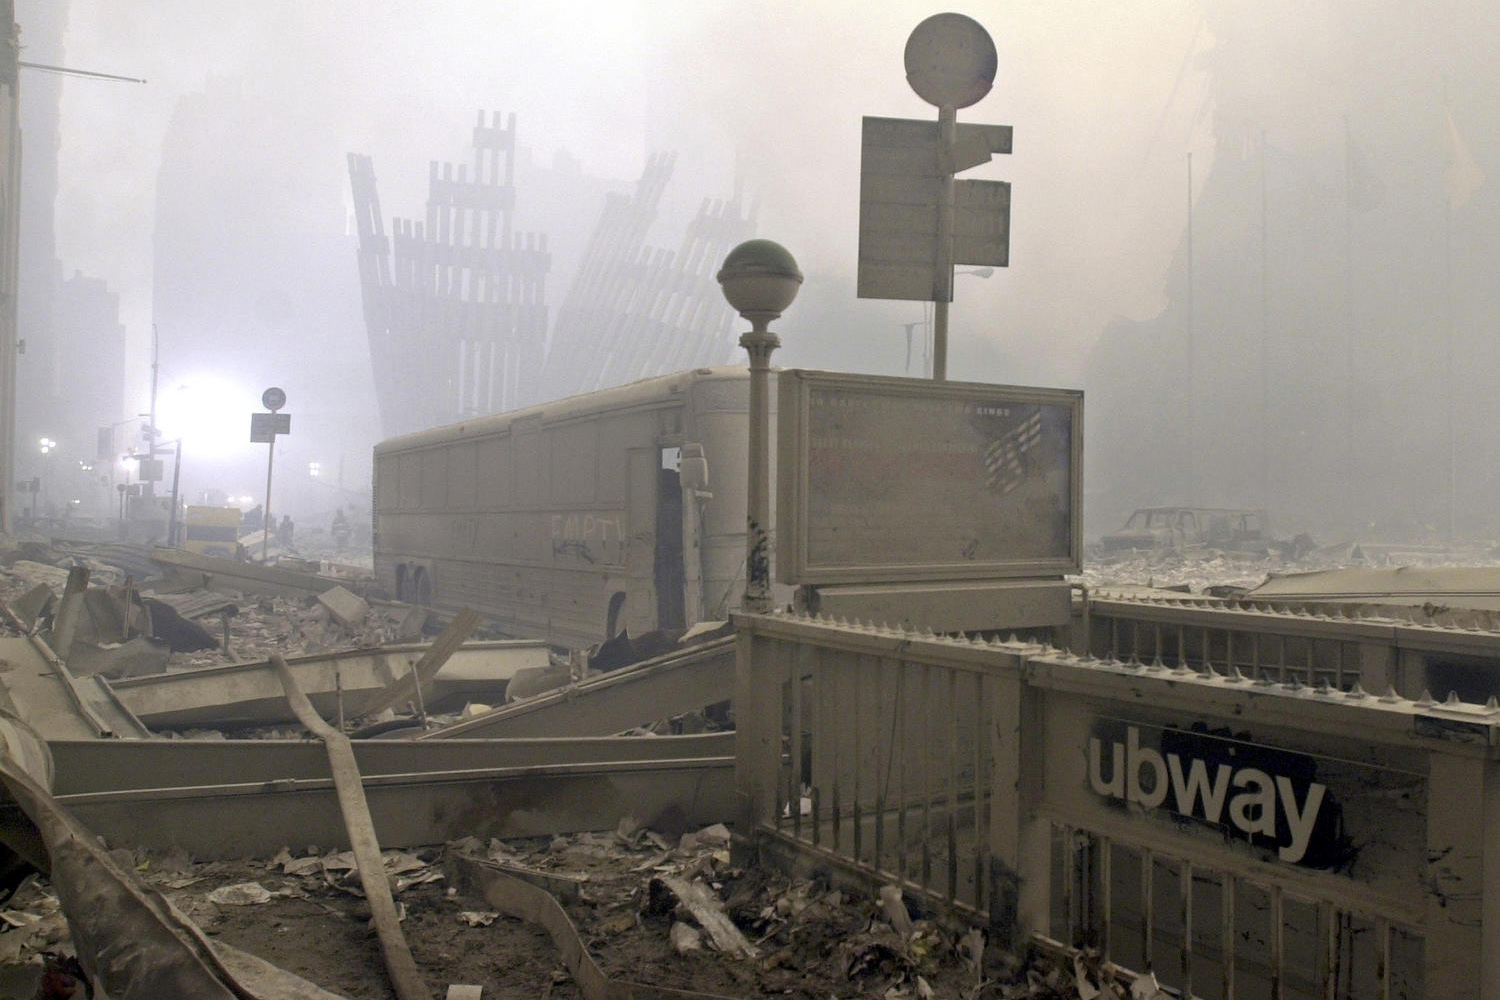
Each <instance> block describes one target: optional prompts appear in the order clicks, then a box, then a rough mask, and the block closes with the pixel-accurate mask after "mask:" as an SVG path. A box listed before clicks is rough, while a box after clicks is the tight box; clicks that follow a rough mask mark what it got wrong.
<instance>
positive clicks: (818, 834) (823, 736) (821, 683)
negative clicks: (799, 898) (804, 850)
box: [806, 646, 836, 847]
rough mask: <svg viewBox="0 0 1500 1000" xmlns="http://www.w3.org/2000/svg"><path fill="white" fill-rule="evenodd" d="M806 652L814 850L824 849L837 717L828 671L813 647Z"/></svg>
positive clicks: (808, 647)
mask: <svg viewBox="0 0 1500 1000" xmlns="http://www.w3.org/2000/svg"><path fill="white" fill-rule="evenodd" d="M806 648H807V649H808V650H809V654H808V655H809V658H810V659H811V660H812V664H811V666H810V667H809V670H810V676H811V677H812V700H813V721H812V726H813V739H812V753H813V757H812V774H811V775H810V776H809V778H810V779H811V784H812V793H811V798H812V816H811V819H812V842H813V846H814V847H821V846H822V845H823V778H824V776H825V775H826V774H827V767H828V757H829V733H831V732H832V731H833V729H834V719H835V718H836V716H835V715H834V713H833V712H832V711H830V709H829V704H828V698H829V691H828V678H827V676H826V671H824V670H823V668H822V661H821V660H820V659H818V658H816V657H813V656H812V653H811V649H812V647H811V646H807V647H806Z"/></svg>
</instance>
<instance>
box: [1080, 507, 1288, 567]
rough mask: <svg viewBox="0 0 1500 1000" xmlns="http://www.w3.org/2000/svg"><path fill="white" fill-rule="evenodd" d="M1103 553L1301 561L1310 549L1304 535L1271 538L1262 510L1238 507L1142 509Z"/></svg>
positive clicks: (1108, 541)
mask: <svg viewBox="0 0 1500 1000" xmlns="http://www.w3.org/2000/svg"><path fill="white" fill-rule="evenodd" d="M1100 543H1101V544H1102V546H1103V548H1104V551H1105V552H1106V553H1122V552H1129V551H1136V550H1153V549H1154V550H1158V551H1160V550H1165V549H1176V550H1179V551H1183V550H1188V549H1196V548H1214V549H1222V550H1224V551H1227V552H1244V553H1255V554H1263V553H1267V552H1277V553H1279V554H1281V555H1287V556H1291V557H1293V558H1300V557H1301V556H1303V555H1306V554H1307V553H1308V552H1309V551H1311V550H1312V548H1313V541H1312V539H1311V538H1309V537H1308V536H1307V535H1298V536H1297V537H1296V538H1295V539H1293V540H1292V541H1290V542H1283V541H1277V540H1276V539H1275V538H1274V537H1273V536H1272V534H1271V526H1270V519H1269V517H1267V515H1266V512H1265V511H1264V510H1258V509H1255V508H1238V507H1228V508H1225V507H1142V508H1140V509H1138V510H1137V511H1136V512H1135V513H1134V514H1131V515H1130V519H1129V520H1127V521H1126V522H1125V526H1124V527H1122V528H1121V529H1120V530H1119V531H1114V532H1111V533H1109V534H1107V535H1105V536H1104V537H1103V538H1102V539H1100Z"/></svg>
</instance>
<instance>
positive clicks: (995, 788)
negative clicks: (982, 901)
mask: <svg viewBox="0 0 1500 1000" xmlns="http://www.w3.org/2000/svg"><path fill="white" fill-rule="evenodd" d="M1023 663H1024V660H1023V658H1022V657H1020V656H1016V657H1014V666H1013V667H1012V668H1011V669H1000V670H996V671H994V672H992V673H990V674H989V675H988V676H987V677H986V684H985V688H986V691H987V692H988V694H987V698H988V701H989V705H988V711H987V712H986V713H985V714H986V715H987V716H988V718H989V719H990V720H991V721H990V755H991V759H992V760H993V761H994V764H993V767H992V770H991V787H990V822H989V824H988V826H989V844H988V848H989V850H988V853H989V858H990V871H989V887H988V889H989V891H988V893H987V895H988V897H989V913H990V932H991V934H992V935H993V936H994V937H995V939H996V940H997V941H998V942H999V943H1000V944H1001V945H1002V946H1003V947H1010V948H1017V947H1019V946H1021V945H1022V944H1024V943H1025V941H1026V939H1027V937H1029V936H1030V934H1031V933H1032V932H1033V931H1037V930H1042V929H1045V928H1046V926H1047V908H1048V903H1049V899H1050V893H1051V886H1050V882H1051V866H1050V863H1049V851H1050V849H1051V839H1050V830H1049V828H1048V824H1046V823H1045V822H1037V821H1035V820H1032V819H1030V818H1029V812H1030V810H1029V808H1028V805H1029V803H1031V802H1034V801H1036V799H1035V793H1036V791H1037V789H1036V788H1035V787H1034V783H1035V782H1036V781H1037V780H1038V775H1039V774H1040V770H1041V764H1042V761H1041V757H1040V756H1039V754H1038V753H1037V747H1036V745H1035V744H1036V741H1037V738H1038V734H1039V730H1038V729H1037V728H1036V726H1035V721H1034V720H1033V719H1031V718H1029V717H1030V716H1031V715H1032V714H1033V712H1034V708H1033V706H1032V705H1031V700H1032V699H1031V697H1030V693H1029V690H1028V688H1027V685H1026V681H1025V676H1024V673H1023V671H1022V669H1021V668H1022V666H1023Z"/></svg>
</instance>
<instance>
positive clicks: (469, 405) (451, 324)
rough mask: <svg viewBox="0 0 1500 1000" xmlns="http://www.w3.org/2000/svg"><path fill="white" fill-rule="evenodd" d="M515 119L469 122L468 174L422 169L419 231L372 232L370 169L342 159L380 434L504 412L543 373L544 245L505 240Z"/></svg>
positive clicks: (374, 211)
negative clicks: (423, 205)
mask: <svg viewBox="0 0 1500 1000" xmlns="http://www.w3.org/2000/svg"><path fill="white" fill-rule="evenodd" d="M515 122H516V119H515V115H513V114H512V115H510V116H509V117H508V118H507V119H506V122H505V124H504V125H503V126H502V125H501V124H500V122H499V115H498V114H494V115H491V116H490V119H489V121H488V123H487V122H486V116H485V113H484V112H482V111H481V112H480V113H479V119H478V122H477V123H476V124H475V126H474V134H473V142H474V162H473V166H472V171H471V170H470V168H469V167H466V166H464V165H462V164H460V165H457V166H455V165H453V164H450V163H444V164H438V163H437V162H435V161H434V162H433V163H432V164H431V169H430V174H429V177H428V192H427V214H426V218H425V220H424V221H422V222H418V221H414V220H410V219H400V218H397V219H393V221H392V233H391V236H390V237H389V238H388V237H387V236H386V234H385V230H384V227H383V225H382V221H381V213H380V198H379V195H378V193H377V191H376V186H375V171H374V166H373V164H372V162H371V160H370V158H369V157H368V156H364V155H360V154H356V153H351V154H349V179H350V184H351V187H352V189H353V194H354V205H355V211H356V215H357V217H358V226H359V271H360V288H361V292H362V295H363V299H364V311H365V325H366V329H367V331H368V336H369V340H370V355H371V360H372V362H373V365H374V372H375V388H376V394H377V396H378V398H379V403H380V420H381V429H382V432H383V433H384V434H386V435H394V434H400V433H405V432H408V431H414V430H419V429H421V428H425V427H432V426H435V425H438V424H447V423H452V422H454V421H456V420H461V419H463V418H465V417H468V416H473V415H476V414H483V413H492V412H495V411H498V410H505V409H510V408H512V407H514V406H516V405H517V404H518V403H519V402H520V401H521V393H522V386H523V383H524V382H526V381H527V380H529V379H530V378H533V377H534V375H535V373H536V372H537V371H538V370H539V368H540V367H541V363H542V357H543V350H544V346H545V343H546V333H547V306H546V280H547V271H548V269H549V267H550V263H551V257H550V255H549V253H548V251H547V238H546V236H544V235H540V234H535V233H516V232H514V231H513V227H512V215H513V212H514V208H515V186H514V170H515V151H516V124H515Z"/></svg>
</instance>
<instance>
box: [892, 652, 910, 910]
mask: <svg viewBox="0 0 1500 1000" xmlns="http://www.w3.org/2000/svg"><path fill="white" fill-rule="evenodd" d="M910 673H911V663H910V662H908V661H907V660H904V659H902V660H898V661H896V721H895V722H894V723H893V724H892V726H891V728H892V730H893V731H895V732H896V733H898V734H900V735H899V736H898V737H897V738H898V739H899V740H900V746H899V748H898V750H897V754H896V758H897V759H898V760H899V761H901V765H900V767H899V768H897V777H898V779H899V781H900V791H899V795H900V798H899V802H900V806H899V807H898V811H897V813H896V857H897V868H896V873H897V874H898V875H900V876H901V881H902V882H903V883H905V882H906V880H907V878H909V877H910V875H911V871H910V868H909V866H908V865H907V863H906V845H907V843H908V841H907V837H906V829H907V826H906V807H907V803H908V801H909V800H910V798H911V796H910V794H908V788H909V787H910V786H909V783H908V781H907V768H906V763H907V760H908V759H909V758H910V757H911V752H910V748H909V747H907V745H906V727H907V725H908V721H909V720H908V714H909V713H908V712H907V710H906V702H907V695H906V692H907V690H908V689H909V688H910V687H911V685H910V683H909V682H908V680H907V675H908V674H910Z"/></svg>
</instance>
